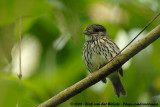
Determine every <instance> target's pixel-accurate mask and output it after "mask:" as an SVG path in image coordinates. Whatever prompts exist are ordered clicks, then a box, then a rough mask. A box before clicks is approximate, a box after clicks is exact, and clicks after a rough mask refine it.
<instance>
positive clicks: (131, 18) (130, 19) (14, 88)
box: [0, 0, 160, 107]
mask: <svg viewBox="0 0 160 107" xmlns="http://www.w3.org/2000/svg"><path fill="white" fill-rule="evenodd" d="M159 7H160V1H159V0H1V1H0V107H15V106H16V105H17V104H18V106H19V107H32V106H34V105H37V104H40V103H42V102H43V101H45V100H47V99H49V98H51V97H52V96H54V95H56V94H58V93H59V92H61V91H62V90H64V89H66V88H67V87H69V86H71V85H73V84H74V83H76V82H78V81H80V80H81V79H83V78H85V77H86V76H87V75H89V73H88V71H87V68H86V67H85V66H84V64H83V61H82V48H83V44H84V42H85V39H84V35H83V34H82V32H83V30H84V29H85V28H86V27H87V26H88V25H90V24H101V25H103V26H105V27H106V28H107V32H108V34H109V35H110V37H111V38H112V39H113V40H114V41H115V42H116V43H117V44H118V46H119V47H120V48H121V49H122V48H123V47H124V46H125V45H126V44H127V43H128V42H129V41H130V40H131V39H132V38H133V37H134V36H136V35H137V34H138V33H139V32H140V30H142V28H143V27H144V26H145V25H146V24H147V23H148V22H149V21H150V20H151V19H152V18H153V17H154V16H155V15H156V14H157V13H158V12H159V10H160V8H159ZM20 16H22V84H21V86H19V80H18V77H17V75H18V72H19V59H18V58H19V54H18V46H19V17H20ZM159 22H160V18H159V19H157V20H156V21H155V22H154V23H153V24H152V25H151V26H150V27H149V28H147V30H145V32H144V33H143V34H142V35H141V36H140V37H139V38H141V37H142V36H144V35H145V34H146V33H147V32H149V31H150V30H151V29H153V28H154V27H155V26H157V25H158V24H160V23H159ZM159 64H160V39H159V40H157V41H156V42H154V43H153V44H151V45H150V46H149V47H147V48H146V49H144V50H143V51H141V52H140V53H138V54H137V55H136V56H135V57H133V58H132V59H131V60H130V61H128V62H127V63H126V64H125V65H124V66H123V69H124V77H123V78H122V82H123V84H124V87H125V89H126V91H127V95H126V96H122V97H120V98H119V99H118V98H117V97H116V96H115V94H114V92H113V88H112V85H111V83H110V81H108V83H107V84H103V83H102V82H99V83H97V84H96V85H94V86H92V87H90V88H88V89H86V90H84V91H83V92H81V93H80V94H78V95H76V96H74V97H73V98H71V99H70V100H68V101H66V102H64V103H62V104H61V105H59V107H68V106H71V105H70V103H83V104H85V103H86V102H88V103H102V102H104V103H107V102H115V103H116V102H120V103H121V104H122V103H123V102H127V103H137V102H140V103H148V102H149V103H151V102H160V66H159ZM74 106H75V105H74ZM159 106H160V103H159ZM119 107H120V106H119ZM147 107H150V106H147Z"/></svg>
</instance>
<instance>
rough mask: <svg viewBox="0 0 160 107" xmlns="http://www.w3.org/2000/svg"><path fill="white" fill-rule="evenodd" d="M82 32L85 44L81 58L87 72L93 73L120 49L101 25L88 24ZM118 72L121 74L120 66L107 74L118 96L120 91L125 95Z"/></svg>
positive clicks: (104, 80) (104, 79)
mask: <svg viewBox="0 0 160 107" xmlns="http://www.w3.org/2000/svg"><path fill="white" fill-rule="evenodd" d="M83 33H84V34H85V44H84V47H83V55H82V59H83V61H84V64H85V65H86V66H87V68H88V70H89V72H90V73H93V72H95V71H97V70H98V69H100V68H101V67H103V66H104V65H106V64H107V63H108V62H109V61H110V60H111V59H112V58H113V57H114V56H116V55H117V54H118V52H119V51H120V50H119V48H118V46H117V45H116V44H115V43H114V42H113V41H112V40H111V39H110V37H109V36H108V34H107V32H106V29H105V28H104V27H103V26H102V25H98V24H92V25H89V26H88V27H87V28H86V30H85V31H84V32H83ZM119 74H120V75H121V76H123V71H122V68H121V67H120V68H119V69H118V70H117V71H116V72H113V73H112V74H110V75H109V76H108V78H109V79H110V80H111V82H112V86H113V89H114V92H115V94H116V95H117V96H118V98H119V97H120V93H121V94H122V95H126V91H125V89H124V87H123V85H122V82H121V80H120V77H119ZM102 81H103V82H104V83H106V82H107V81H106V78H103V79H102Z"/></svg>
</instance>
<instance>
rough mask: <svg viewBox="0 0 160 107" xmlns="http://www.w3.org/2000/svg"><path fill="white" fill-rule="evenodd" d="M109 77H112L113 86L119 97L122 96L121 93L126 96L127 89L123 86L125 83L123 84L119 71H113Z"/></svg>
mask: <svg viewBox="0 0 160 107" xmlns="http://www.w3.org/2000/svg"><path fill="white" fill-rule="evenodd" d="M109 78H110V80H111V82H112V86H113V89H114V92H115V94H116V95H117V96H118V98H119V97H120V93H121V94H122V95H124V96H125V95H126V91H125V89H124V87H123V84H122V82H121V80H120V77H119V75H118V73H117V72H114V73H112V74H111V75H110V76H109Z"/></svg>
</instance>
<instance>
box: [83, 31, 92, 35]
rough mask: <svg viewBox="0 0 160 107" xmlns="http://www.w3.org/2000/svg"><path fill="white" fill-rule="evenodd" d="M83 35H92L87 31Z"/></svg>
mask: <svg viewBox="0 0 160 107" xmlns="http://www.w3.org/2000/svg"><path fill="white" fill-rule="evenodd" d="M83 34H85V35H90V34H91V33H90V32H88V31H86V30H85V31H84V32H83Z"/></svg>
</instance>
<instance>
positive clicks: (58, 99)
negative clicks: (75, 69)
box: [37, 25, 160, 107]
mask: <svg viewBox="0 0 160 107" xmlns="http://www.w3.org/2000/svg"><path fill="white" fill-rule="evenodd" d="M159 37H160V25H158V26H157V27H156V28H154V29H153V30H152V31H151V32H149V33H148V34H147V35H146V36H144V37H143V38H141V39H140V40H138V41H137V42H136V43H134V44H133V45H131V46H130V47H129V48H127V49H126V50H125V51H124V52H122V53H121V54H120V55H118V56H116V57H115V58H113V60H112V61H110V62H109V63H108V64H107V65H105V66H104V67H102V68H101V69H99V70H98V72H94V73H92V74H90V75H89V76H87V77H86V78H84V79H83V80H81V81H79V82H77V83H76V84H74V85H72V86H71V87H69V88H67V89H65V90H64V91H62V92H60V93H59V94H57V95H56V96H53V97H52V98H50V99H49V100H47V101H45V102H43V103H42V104H40V105H38V106H37V107H55V106H57V105H59V104H61V103H63V102H65V101H66V100H68V99H70V98H71V97H73V96H75V95H77V94H78V93H80V92H82V91H83V90H85V89H87V88H88V87H90V86H92V85H93V84H95V83H97V82H98V81H100V80H101V79H102V78H105V77H106V76H108V75H109V74H111V73H112V72H114V71H115V70H116V69H118V68H119V67H120V66H122V65H123V64H124V63H125V62H127V61H128V60H129V59H130V58H132V57H133V56H134V55H136V54H137V53H138V52H140V51H141V50H142V49H144V48H145V47H147V46H148V45H150V44H151V43H152V42H154V41H155V40H156V39H158V38H159Z"/></svg>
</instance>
